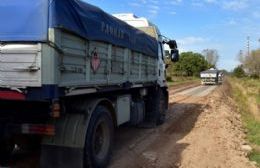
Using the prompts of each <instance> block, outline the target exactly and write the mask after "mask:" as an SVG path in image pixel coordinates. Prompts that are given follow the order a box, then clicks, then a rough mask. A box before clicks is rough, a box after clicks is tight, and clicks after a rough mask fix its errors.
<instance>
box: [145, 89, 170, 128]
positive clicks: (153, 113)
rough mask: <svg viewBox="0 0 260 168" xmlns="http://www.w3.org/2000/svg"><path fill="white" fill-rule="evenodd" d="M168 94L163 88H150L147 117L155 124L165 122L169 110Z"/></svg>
mask: <svg viewBox="0 0 260 168" xmlns="http://www.w3.org/2000/svg"><path fill="white" fill-rule="evenodd" d="M166 96H167V94H165V93H164V91H163V89H161V88H153V89H150V93H149V95H148V101H147V104H146V109H147V110H146V113H147V119H148V121H150V122H153V123H154V124H155V125H161V124H163V123H164V122H165V117H166V111H167V103H168V99H167V97H166Z"/></svg>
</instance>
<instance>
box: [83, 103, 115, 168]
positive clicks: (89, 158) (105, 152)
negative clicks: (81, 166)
mask: <svg viewBox="0 0 260 168" xmlns="http://www.w3.org/2000/svg"><path fill="white" fill-rule="evenodd" d="M113 138H114V126H113V120H112V117H111V115H110V113H109V111H108V110H107V108H105V107H104V106H98V107H97V108H96V110H95V111H94V112H93V115H92V117H91V120H90V123H89V127H88V132H87V137H86V142H85V156H84V161H85V165H86V167H97V168H99V167H100V168H101V167H106V165H107V164H108V162H109V160H110V156H111V151H112V146H113Z"/></svg>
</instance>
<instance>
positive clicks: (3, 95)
mask: <svg viewBox="0 0 260 168" xmlns="http://www.w3.org/2000/svg"><path fill="white" fill-rule="evenodd" d="M0 99H6V100H25V95H24V94H22V93H18V92H15V91H0Z"/></svg>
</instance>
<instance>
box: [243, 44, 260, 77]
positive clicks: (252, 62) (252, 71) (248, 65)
mask: <svg viewBox="0 0 260 168" xmlns="http://www.w3.org/2000/svg"><path fill="white" fill-rule="evenodd" d="M239 61H240V63H241V65H240V67H241V68H242V69H243V70H245V71H246V72H247V75H248V76H250V77H253V78H258V79H259V78H260V49H257V50H253V51H251V52H250V54H249V55H248V54H245V55H244V54H243V53H240V55H239Z"/></svg>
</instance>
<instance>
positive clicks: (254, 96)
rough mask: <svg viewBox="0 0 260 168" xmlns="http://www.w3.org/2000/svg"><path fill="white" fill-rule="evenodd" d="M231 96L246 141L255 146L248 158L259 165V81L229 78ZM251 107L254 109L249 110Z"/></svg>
mask: <svg viewBox="0 0 260 168" xmlns="http://www.w3.org/2000/svg"><path fill="white" fill-rule="evenodd" d="M229 80H230V82H231V83H232V93H233V94H232V96H233V98H234V100H235V101H236V102H237V105H238V107H239V109H240V112H241V115H242V119H243V123H244V126H245V128H246V129H247V131H248V132H247V139H248V141H249V142H250V143H251V144H252V146H256V148H257V149H255V150H254V151H253V152H252V153H251V154H250V156H249V158H250V159H251V160H253V161H256V162H257V163H258V164H259V165H260V151H259V148H260V119H259V118H260V113H259V111H260V110H259V108H260V102H259V97H260V80H257V79H250V78H241V79H237V78H231V79H229ZM252 106H254V107H256V108H251V107H252Z"/></svg>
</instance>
